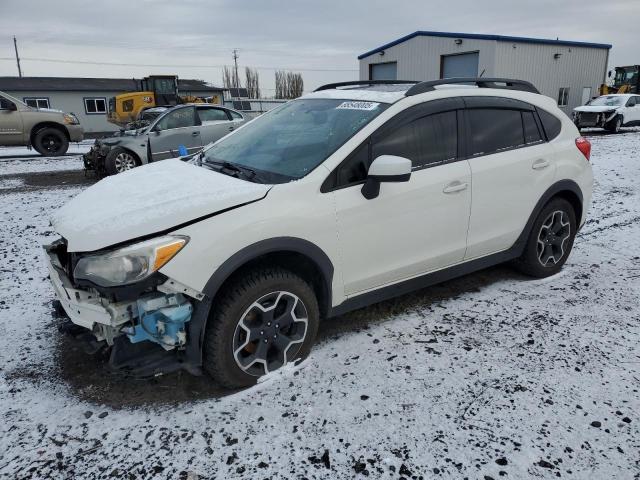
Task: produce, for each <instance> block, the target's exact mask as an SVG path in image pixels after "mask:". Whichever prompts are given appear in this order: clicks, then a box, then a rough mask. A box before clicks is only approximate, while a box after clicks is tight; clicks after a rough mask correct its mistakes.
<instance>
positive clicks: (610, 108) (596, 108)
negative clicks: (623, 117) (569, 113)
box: [573, 105, 620, 113]
mask: <svg viewBox="0 0 640 480" xmlns="http://www.w3.org/2000/svg"><path fill="white" fill-rule="evenodd" d="M618 108H620V107H619V106H617V107H616V106H615V105H602V106H593V105H583V106H582V107H576V108H574V109H573V111H574V112H592V113H602V112H612V111H614V110H617V109H618Z"/></svg>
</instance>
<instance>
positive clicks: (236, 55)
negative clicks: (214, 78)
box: [233, 48, 240, 88]
mask: <svg viewBox="0 0 640 480" xmlns="http://www.w3.org/2000/svg"><path fill="white" fill-rule="evenodd" d="M233 62H234V63H235V64H236V74H235V76H234V77H233V84H234V86H235V87H236V88H240V85H238V80H239V79H240V77H238V50H236V49H235V48H234V49H233Z"/></svg>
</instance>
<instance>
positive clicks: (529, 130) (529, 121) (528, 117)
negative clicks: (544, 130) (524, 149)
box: [522, 112, 542, 144]
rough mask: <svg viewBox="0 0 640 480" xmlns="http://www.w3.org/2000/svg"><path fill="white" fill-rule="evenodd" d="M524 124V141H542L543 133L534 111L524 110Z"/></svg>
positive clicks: (527, 142)
mask: <svg viewBox="0 0 640 480" xmlns="http://www.w3.org/2000/svg"><path fill="white" fill-rule="evenodd" d="M522 125H523V126H524V143H526V144H531V143H538V142H541V141H542V135H541V134H540V130H539V129H538V124H537V123H536V119H535V117H534V116H533V112H522Z"/></svg>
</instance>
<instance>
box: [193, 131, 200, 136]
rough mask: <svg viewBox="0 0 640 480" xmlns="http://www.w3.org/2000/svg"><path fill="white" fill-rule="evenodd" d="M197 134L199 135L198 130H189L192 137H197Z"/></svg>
mask: <svg viewBox="0 0 640 480" xmlns="http://www.w3.org/2000/svg"><path fill="white" fill-rule="evenodd" d="M198 135H200V132H191V136H192V137H197V136H198Z"/></svg>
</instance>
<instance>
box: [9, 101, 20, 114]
mask: <svg viewBox="0 0 640 480" xmlns="http://www.w3.org/2000/svg"><path fill="white" fill-rule="evenodd" d="M8 110H11V111H12V112H15V111H16V110H18V106H17V105H16V104H15V103H13V102H9V108H8Z"/></svg>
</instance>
